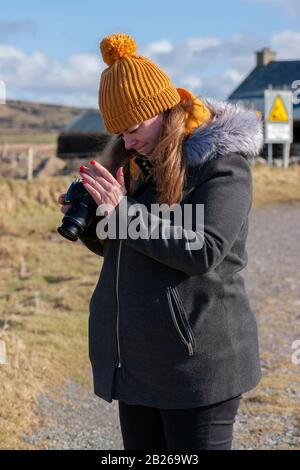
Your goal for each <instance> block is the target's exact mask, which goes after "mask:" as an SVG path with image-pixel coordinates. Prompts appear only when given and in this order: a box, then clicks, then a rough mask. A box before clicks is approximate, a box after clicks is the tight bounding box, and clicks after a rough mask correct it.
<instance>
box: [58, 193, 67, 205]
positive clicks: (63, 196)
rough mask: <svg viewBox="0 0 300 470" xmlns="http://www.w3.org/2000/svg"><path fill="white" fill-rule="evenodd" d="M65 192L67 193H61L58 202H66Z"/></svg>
mask: <svg viewBox="0 0 300 470" xmlns="http://www.w3.org/2000/svg"><path fill="white" fill-rule="evenodd" d="M65 194H66V193H63V194H61V195H60V196H59V197H58V199H57V202H58V203H59V204H63V203H64V198H65Z"/></svg>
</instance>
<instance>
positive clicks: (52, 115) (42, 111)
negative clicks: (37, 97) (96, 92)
mask: <svg viewBox="0 0 300 470" xmlns="http://www.w3.org/2000/svg"><path fill="white" fill-rule="evenodd" d="M85 109H87V108H75V107H69V106H60V105H52V104H42V103H31V102H26V101H13V100H9V101H7V102H6V104H0V134H1V135H3V134H20V133H22V134H36V133H55V134H57V133H59V132H60V131H61V130H62V129H63V128H64V127H65V126H66V125H67V124H68V123H69V122H70V121H71V120H72V119H73V118H74V117H75V116H76V115H78V114H79V113H81V112H82V111H84V110H85Z"/></svg>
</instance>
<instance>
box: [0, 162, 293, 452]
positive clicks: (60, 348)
mask: <svg viewBox="0 0 300 470" xmlns="http://www.w3.org/2000/svg"><path fill="white" fill-rule="evenodd" d="M299 176H300V174H299V169H298V168H296V167H291V168H289V169H288V170H284V169H279V168H265V167H261V166H259V167H254V168H253V183H254V201H253V207H254V208H256V207H261V206H262V205H264V204H271V203H274V202H279V201H289V200H294V199H298V200H300V185H299V181H300V178H299ZM71 181H72V177H70V178H69V177H57V178H40V179H33V180H32V181H31V182H27V181H22V180H13V179H4V178H1V177H0V199H1V209H0V216H1V217H0V268H1V273H2V274H1V278H0V339H1V340H2V341H5V343H6V348H7V364H5V365H0V372H1V382H0V449H29V448H31V445H29V444H26V443H25V442H24V441H23V440H22V434H23V433H28V432H30V431H33V430H34V428H35V427H36V426H38V417H37V416H36V414H35V406H36V403H37V397H38V395H39V394H41V393H46V392H47V391H49V390H50V389H52V388H53V387H59V386H62V385H63V383H64V381H65V380H67V379H68V378H72V379H73V380H75V381H77V382H79V383H81V384H84V385H87V386H89V387H91V384H90V382H89V381H90V379H89V377H88V376H87V373H86V367H87V365H88V363H89V361H88V350H87V318H88V304H89V299H90V296H91V293H92V291H93V289H94V286H95V285H96V282H97V280H98V276H99V273H100V270H101V264H102V259H101V258H100V257H97V256H96V255H94V254H93V253H91V252H89V251H88V250H87V249H86V248H85V247H84V246H82V245H81V244H80V243H79V242H78V243H77V244H76V245H75V243H74V242H70V241H67V240H64V239H63V238H62V237H61V236H60V235H59V234H57V232H56V228H57V227H58V225H59V224H60V222H61V219H62V214H61V213H60V211H59V206H58V205H57V203H56V200H57V197H58V195H59V194H60V193H62V192H64V191H65V189H66V188H67V187H68V185H69V184H70V182H71ZM75 248H76V249H75ZM258 398H259V397H258ZM279 406H280V405H279Z"/></svg>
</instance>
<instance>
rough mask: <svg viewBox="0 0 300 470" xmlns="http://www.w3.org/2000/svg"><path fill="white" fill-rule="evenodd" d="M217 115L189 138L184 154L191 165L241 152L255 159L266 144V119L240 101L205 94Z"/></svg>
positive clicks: (204, 99)
mask: <svg viewBox="0 0 300 470" xmlns="http://www.w3.org/2000/svg"><path fill="white" fill-rule="evenodd" d="M201 101H203V102H204V103H205V105H206V106H208V107H209V108H210V110H211V111H212V113H213V118H212V119H211V120H210V121H209V122H208V123H206V124H204V125H201V126H199V127H198V128H197V129H196V130H195V131H194V132H193V133H192V134H191V135H190V136H189V137H188V139H187V140H186V142H185V144H184V155H185V159H186V163H187V165H188V166H191V167H198V166H202V165H203V164H204V163H206V162H207V161H210V160H213V159H216V158H222V157H224V156H225V155H227V154H229V153H235V152H237V153H239V154H240V155H241V156H242V157H244V158H246V159H247V160H248V161H251V160H253V159H255V158H256V157H257V156H258V155H259V152H260V150H261V148H262V146H263V129H262V122H261V120H260V119H259V118H258V117H257V114H256V112H255V111H252V110H249V109H246V108H244V107H242V106H241V105H238V104H232V103H229V102H226V101H217V100H212V99H208V98H201Z"/></svg>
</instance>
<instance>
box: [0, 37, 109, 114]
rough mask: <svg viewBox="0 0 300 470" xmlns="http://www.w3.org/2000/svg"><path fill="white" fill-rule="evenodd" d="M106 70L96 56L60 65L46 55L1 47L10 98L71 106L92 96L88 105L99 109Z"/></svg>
mask: <svg viewBox="0 0 300 470" xmlns="http://www.w3.org/2000/svg"><path fill="white" fill-rule="evenodd" d="M103 68H104V64H103V66H102V64H101V60H100V59H99V57H98V56H97V55H96V54H76V55H72V56H70V57H69V58H68V60H67V61H65V62H58V61H54V60H52V59H50V58H49V57H47V56H46V55H45V54H43V53H42V52H34V53H33V54H25V53H24V52H22V51H21V50H19V49H17V48H15V47H13V46H9V45H0V78H1V80H3V81H4V82H5V84H6V89H7V97H8V99H12V98H13V99H21V98H19V96H22V97H23V98H22V99H26V98H25V97H26V96H29V97H33V98H31V99H33V100H34V101H43V100H45V99H47V102H53V103H63V104H71V100H74V104H76V102H78V99H80V100H81V101H82V97H83V96H85V97H89V98H88V101H89V104H87V106H91V105H93V106H94V107H97V100H98V86H99V77H100V73H101V70H102V69H103ZM77 94H78V96H79V97H80V98H77ZM28 99H30V98H28ZM80 105H83V106H84V103H81V104H80Z"/></svg>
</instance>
